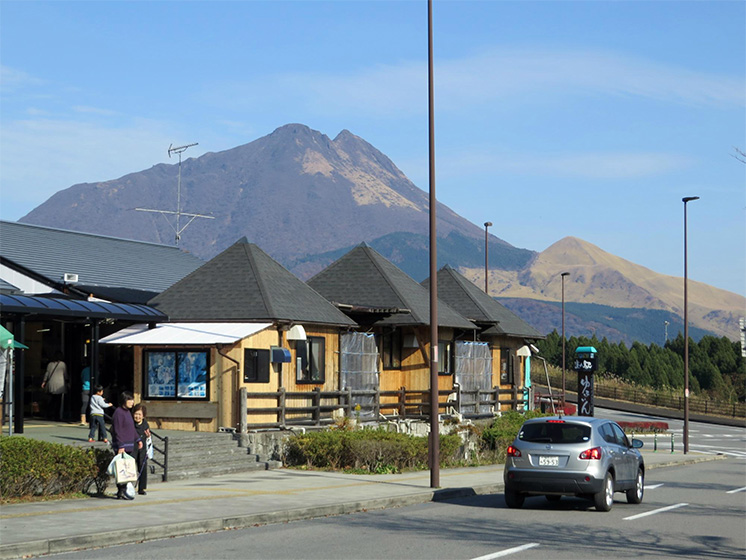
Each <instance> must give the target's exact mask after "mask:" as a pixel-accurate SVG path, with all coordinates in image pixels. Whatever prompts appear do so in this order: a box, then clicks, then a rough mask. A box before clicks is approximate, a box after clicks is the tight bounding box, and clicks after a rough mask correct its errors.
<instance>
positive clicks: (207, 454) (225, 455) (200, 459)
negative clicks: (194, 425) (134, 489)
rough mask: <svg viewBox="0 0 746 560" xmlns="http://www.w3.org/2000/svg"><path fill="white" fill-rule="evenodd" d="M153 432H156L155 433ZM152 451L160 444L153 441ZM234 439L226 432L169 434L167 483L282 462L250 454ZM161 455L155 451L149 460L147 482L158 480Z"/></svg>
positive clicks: (272, 466) (154, 439)
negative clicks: (152, 458)
mask: <svg viewBox="0 0 746 560" xmlns="http://www.w3.org/2000/svg"><path fill="white" fill-rule="evenodd" d="M156 433H157V432H156ZM153 442H154V444H155V447H156V449H163V445H164V442H162V441H161V440H159V439H158V438H153ZM238 444H239V442H238V440H237V439H236V438H235V437H234V436H233V434H230V433H194V432H184V433H183V434H181V433H180V434H174V433H173V432H171V433H169V436H168V480H182V479H187V478H204V477H210V476H218V475H222V474H232V473H238V472H248V471H256V470H268V469H274V468H279V467H281V466H282V463H281V462H279V461H271V460H268V459H267V458H265V457H261V456H259V455H257V454H254V453H250V451H251V449H247V448H246V447H239V446H238ZM155 461H158V462H160V463H162V462H163V455H162V453H159V452H158V451H157V450H156V452H155V455H154V461H149V462H148V465H149V468H150V472H149V473H148V478H149V480H150V479H152V480H154V481H155V480H160V479H161V478H162V477H163V467H161V466H160V465H157V464H155Z"/></svg>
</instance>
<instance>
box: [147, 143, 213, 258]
mask: <svg viewBox="0 0 746 560" xmlns="http://www.w3.org/2000/svg"><path fill="white" fill-rule="evenodd" d="M198 145H199V144H198V143H197V142H195V143H194V144H186V145H185V146H177V147H175V148H174V145H173V144H171V145H170V146H169V147H168V157H169V158H170V157H171V154H179V183H178V186H177V188H176V212H172V211H170V210H153V209H150V208H135V210H139V211H140V212H157V213H159V214H162V215H163V217H165V218H166V221H168V225H170V226H171V229H173V230H174V233H175V234H176V244H177V245H178V244H179V240H180V239H181V233H182V232H183V231H184V230H185V229H186V228H187V227H188V226H189V224H191V223H192V222H193V221H194V220H195V219H196V218H205V219H208V220H214V219H215V216H205V215H204V214H190V213H189V212H182V211H181V154H183V153H184V152H185V151H186V150H187V148H191V147H192V146H198ZM166 214H175V215H176V227H174V226H173V225H171V222H170V221H169V220H168V218H167V217H166ZM182 216H191V220H189V221H188V222H187V223H186V225H185V226H184V227H181V217H182Z"/></svg>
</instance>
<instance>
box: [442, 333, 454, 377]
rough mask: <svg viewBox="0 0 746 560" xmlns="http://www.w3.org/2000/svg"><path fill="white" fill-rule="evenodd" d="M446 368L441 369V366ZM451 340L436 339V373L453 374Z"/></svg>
mask: <svg viewBox="0 0 746 560" xmlns="http://www.w3.org/2000/svg"><path fill="white" fill-rule="evenodd" d="M444 366H445V367H446V369H443V367H444ZM453 369H454V368H453V341H452V340H439V341H438V375H453Z"/></svg>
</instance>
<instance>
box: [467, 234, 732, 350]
mask: <svg viewBox="0 0 746 560" xmlns="http://www.w3.org/2000/svg"><path fill="white" fill-rule="evenodd" d="M462 272H463V273H464V274H465V275H466V276H467V278H469V279H471V280H472V281H474V282H477V285H479V283H480V282H481V283H483V282H484V269H483V268H471V269H465V270H462ZM562 272H569V273H570V275H569V276H567V277H566V279H565V302H566V305H565V322H566V323H567V310H568V307H567V302H574V303H588V304H599V305H602V306H608V307H613V308H633V309H638V310H645V311H655V310H658V311H664V312H666V313H669V314H670V315H671V316H672V317H676V318H677V321H678V323H679V324H681V325H683V322H682V321H681V317H682V316H683V305H684V302H683V280H682V279H681V278H675V277H673V276H666V275H663V274H659V273H657V272H654V271H652V270H650V269H648V268H645V267H643V266H640V265H638V264H635V263H632V262H630V261H627V260H625V259H622V258H621V257H617V256H615V255H612V254H611V253H607V252H605V251H603V250H602V249H600V248H599V247H596V246H595V245H593V244H591V243H588V242H587V241H583V240H582V239H577V238H575V237H565V238H564V239H561V240H560V241H558V242H557V243H555V244H553V245H552V246H551V247H549V248H547V249H546V250H545V251H543V252H541V253H539V254H538V255H536V256H535V257H534V259H532V260H531V261H530V262H529V263H528V264H527V265H526V266H525V267H523V268H522V269H520V270H509V271H506V270H490V282H489V285H490V293H491V294H492V295H494V296H497V297H500V298H527V299H533V300H539V301H554V302H556V301H561V299H562V282H561V280H560V273H562ZM688 301H689V320H690V330H691V326H692V325H693V326H694V327H697V328H699V329H701V330H703V331H707V332H709V333H712V334H715V335H716V336H727V337H728V338H730V339H731V340H738V338H739V325H738V319H739V317H742V316H743V315H744V313H746V298H744V297H743V296H740V295H738V294H734V293H732V292H728V291H726V290H721V289H718V288H714V287H712V286H709V285H707V284H703V283H701V282H695V281H692V280H690V281H689V294H688ZM524 319H526V320H527V321H529V319H528V318H526V317H524ZM664 320H668V321H669V322H671V323H672V325H673V324H674V321H672V320H671V319H670V318H667V317H664V316H663V315H661V316H659V317H656V318H655V321H659V322H660V323H661V329H662V324H663V321H664ZM529 322H530V321H529ZM672 325H669V333H673V335H674V336H675V335H676V330H673V331H672V330H671V329H672V328H674V327H673V326H672ZM534 326H536V328H539V327H538V326H537V325H534ZM682 328H683V327H682ZM565 331H566V332H567V324H566V325H565ZM643 340H650V339H643Z"/></svg>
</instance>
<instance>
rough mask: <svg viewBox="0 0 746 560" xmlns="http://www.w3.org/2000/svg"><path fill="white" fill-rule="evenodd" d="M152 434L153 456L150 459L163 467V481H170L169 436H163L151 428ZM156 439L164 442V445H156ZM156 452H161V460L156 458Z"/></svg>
mask: <svg viewBox="0 0 746 560" xmlns="http://www.w3.org/2000/svg"><path fill="white" fill-rule="evenodd" d="M150 435H151V436H152V437H153V458H152V459H149V460H148V461H149V462H153V463H155V464H156V465H158V466H159V467H161V468H162V469H163V482H168V436H165V437H161V436H159V435H158V434H156V433H155V432H154V431H153V430H150ZM156 440H158V441H159V442H163V446H162V447H159V446H158V445H156V443H155V442H156ZM156 453H158V454H160V455H159V456H160V457H161V459H160V460H158V459H156Z"/></svg>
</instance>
